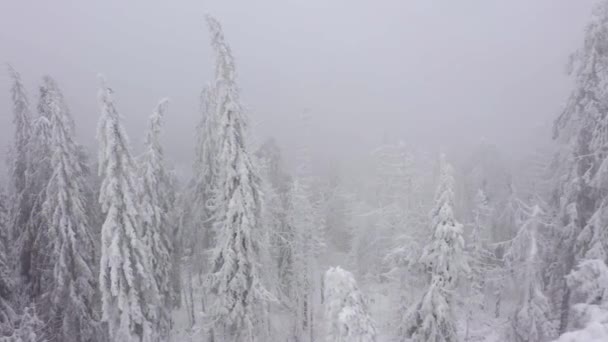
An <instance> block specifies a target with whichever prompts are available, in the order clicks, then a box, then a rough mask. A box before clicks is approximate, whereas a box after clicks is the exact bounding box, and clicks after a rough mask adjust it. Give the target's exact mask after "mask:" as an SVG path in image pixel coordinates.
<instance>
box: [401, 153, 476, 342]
mask: <svg viewBox="0 0 608 342" xmlns="http://www.w3.org/2000/svg"><path fill="white" fill-rule="evenodd" d="M452 174H453V169H452V166H451V165H450V164H449V163H447V161H446V160H445V156H444V155H441V157H440V175H439V184H438V186H437V192H436V193H435V207H434V208H433V210H431V224H432V227H433V233H432V237H431V241H430V242H429V243H428V244H427V245H426V246H425V248H424V249H423V252H422V256H421V257H420V263H421V264H422V265H423V266H424V268H425V270H426V273H427V278H428V288H427V290H426V292H425V293H424V295H423V296H422V298H421V299H420V300H419V301H418V302H417V303H416V304H415V305H414V307H412V309H411V313H410V318H409V327H408V328H407V335H408V336H409V337H411V338H412V340H413V341H420V342H423V341H424V342H427V341H433V342H444V341H445V342H451V341H456V340H457V339H458V337H457V329H456V321H455V317H454V313H453V310H454V305H455V303H454V298H453V294H452V291H453V290H454V289H455V288H456V285H457V284H458V280H459V278H460V277H461V276H462V275H463V274H464V273H467V272H468V271H469V267H468V263H467V260H466V258H465V254H464V251H463V249H464V239H463V237H462V225H461V224H460V223H458V222H457V221H456V220H455V219H454V213H453V211H452V207H453V204H454V192H453V187H454V178H453V176H452Z"/></svg>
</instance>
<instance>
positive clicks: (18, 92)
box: [8, 65, 32, 239]
mask: <svg viewBox="0 0 608 342" xmlns="http://www.w3.org/2000/svg"><path fill="white" fill-rule="evenodd" d="M8 71H9V75H10V77H11V78H12V81H13V85H12V87H11V98H12V100H13V123H14V124H15V134H14V143H13V146H12V149H11V158H10V166H9V167H10V170H9V171H10V182H11V184H10V188H9V191H10V192H11V193H12V194H13V195H14V197H15V200H14V202H13V207H12V208H11V214H12V218H11V231H10V232H9V236H10V237H11V238H12V239H16V238H17V237H18V236H19V235H20V234H21V230H23V229H24V226H25V223H26V222H27V219H28V217H29V213H30V211H31V207H30V204H29V196H27V195H26V194H25V192H24V191H25V186H26V171H27V168H28V165H29V159H28V158H29V155H28V146H29V145H30V137H31V134H32V118H31V113H30V108H29V100H28V98H27V93H26V91H25V88H24V87H23V83H22V81H21V75H20V74H19V73H18V72H17V70H15V69H14V68H13V67H12V66H11V65H8Z"/></svg>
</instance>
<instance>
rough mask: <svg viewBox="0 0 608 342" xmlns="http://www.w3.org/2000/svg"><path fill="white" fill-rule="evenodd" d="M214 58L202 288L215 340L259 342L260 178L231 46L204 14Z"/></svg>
mask: <svg viewBox="0 0 608 342" xmlns="http://www.w3.org/2000/svg"><path fill="white" fill-rule="evenodd" d="M207 23H208V26H209V31H210V33H211V43H212V47H213V49H214V51H215V54H216V60H217V62H216V70H215V82H214V85H213V87H214V88H213V89H214V92H215V94H216V102H215V103H216V106H215V109H214V110H215V111H216V118H217V119H218V123H219V125H218V129H219V131H218V139H217V141H216V143H217V149H218V150H217V151H218V155H217V165H218V181H217V188H216V189H215V191H216V193H215V194H214V196H215V197H216V198H215V202H214V207H213V211H214V212H213V216H214V218H215V220H214V231H215V233H216V234H217V236H216V238H215V246H214V248H213V249H212V251H211V270H210V273H209V275H208V279H207V280H208V281H207V288H208V291H209V293H210V295H211V300H212V302H211V305H210V306H209V308H210V312H209V318H210V322H211V323H210V324H211V328H212V332H211V333H212V334H213V335H214V336H216V337H217V338H218V339H219V340H222V338H223V339H224V340H226V341H256V340H263V337H262V336H260V330H261V329H260V327H262V326H263V325H264V324H265V322H266V321H267V319H268V313H267V311H266V309H265V306H264V305H263V304H264V302H266V301H267V300H268V299H269V298H270V295H269V293H268V291H266V289H265V288H264V286H263V284H262V281H261V275H260V265H259V260H260V250H261V249H262V248H266V247H267V246H266V241H264V238H263V237H264V230H263V229H262V227H261V226H260V223H261V216H260V214H261V213H260V210H261V194H260V179H259V176H258V174H257V171H256V170H255V169H254V166H253V163H252V161H251V159H250V156H249V154H248V152H247V144H246V143H245V139H246V133H245V132H246V131H245V130H246V120H245V116H244V113H243V111H242V108H241V105H240V101H239V93H238V88H237V86H236V79H235V68H234V61H233V58H232V53H231V51H230V48H229V47H228V45H227V44H226V42H225V41H224V35H223V33H222V30H221V27H220V24H219V22H218V21H217V20H215V19H214V18H212V17H210V16H208V17H207Z"/></svg>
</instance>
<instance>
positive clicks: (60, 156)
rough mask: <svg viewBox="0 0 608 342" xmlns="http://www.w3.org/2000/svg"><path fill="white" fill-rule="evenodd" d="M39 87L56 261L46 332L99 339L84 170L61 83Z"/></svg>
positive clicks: (47, 214) (64, 337) (63, 337)
mask: <svg viewBox="0 0 608 342" xmlns="http://www.w3.org/2000/svg"><path fill="white" fill-rule="evenodd" d="M43 89H44V93H43V98H44V101H45V103H44V106H45V107H46V109H48V110H49V111H50V113H49V115H50V117H49V120H50V127H51V141H50V148H51V150H52V157H51V169H52V176H51V178H50V180H49V183H48V185H47V187H46V196H45V203H44V205H43V209H44V213H45V217H46V220H47V222H48V228H49V231H48V234H49V236H50V239H49V240H50V241H49V243H50V244H52V248H53V249H52V250H53V253H52V258H53V264H54V268H53V282H52V285H51V289H50V296H51V298H50V302H51V310H50V314H51V317H50V322H51V324H50V326H51V331H50V333H49V334H51V335H53V336H54V338H55V339H57V340H61V341H66V342H69V341H74V342H76V341H97V340H99V339H100V336H99V330H98V323H97V321H98V317H97V313H96V311H95V309H96V305H95V291H96V288H97V281H96V279H95V273H96V267H95V265H94V262H95V261H96V260H95V243H94V238H93V234H92V229H91V225H90V223H89V219H88V216H87V215H88V213H89V212H90V211H89V209H88V208H87V200H86V198H85V196H86V194H87V189H86V185H85V183H86V172H85V170H83V169H82V165H81V162H80V160H79V153H78V152H79V146H78V144H77V143H76V142H75V140H74V130H73V126H74V123H73V121H72V118H71V117H70V115H69V113H68V112H67V106H66V105H65V103H64V102H63V96H62V95H61V92H60V90H59V88H58V87H57V85H56V83H55V81H54V80H53V79H52V78H50V77H48V76H47V77H45V78H44V86H43Z"/></svg>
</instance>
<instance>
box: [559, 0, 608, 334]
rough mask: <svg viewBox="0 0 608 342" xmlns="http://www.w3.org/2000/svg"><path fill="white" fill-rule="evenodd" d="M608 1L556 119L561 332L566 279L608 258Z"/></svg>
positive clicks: (591, 28)
mask: <svg viewBox="0 0 608 342" xmlns="http://www.w3.org/2000/svg"><path fill="white" fill-rule="evenodd" d="M607 30H608V2H606V1H601V2H599V3H598V4H597V5H596V6H595V8H594V10H593V16H592V19H591V22H590V23H589V25H588V26H587V29H586V32H585V39H584V43H583V46H582V47H581V48H580V49H579V50H578V51H577V52H576V53H575V54H574V55H573V58H572V60H571V65H570V66H571V71H572V72H573V74H574V80H575V86H574V89H573V91H572V93H571V95H570V98H569V99H568V102H567V104H566V107H565V109H564V111H563V112H562V114H561V115H560V116H559V117H558V118H557V120H556V121H555V124H554V136H555V137H556V138H557V139H558V140H559V141H560V142H562V143H563V146H562V150H563V151H561V152H562V153H559V154H558V157H559V158H560V160H559V163H560V164H562V165H564V167H560V172H559V174H557V177H559V178H558V182H557V187H556V190H555V199H556V204H555V206H556V207H557V208H558V210H559V212H558V215H559V220H558V223H559V227H558V228H559V229H560V230H561V237H560V238H559V241H560V242H559V246H558V247H557V248H556V251H558V253H557V255H556V256H555V259H556V260H557V263H558V266H559V267H558V266H556V267H555V268H554V273H557V272H559V273H560V275H559V276H558V277H557V280H556V282H557V284H553V285H552V287H558V288H561V291H557V292H556V297H558V298H555V301H556V302H558V303H559V305H560V306H561V312H562V317H561V322H560V331H562V332H563V331H565V330H566V328H567V327H568V325H569V318H568V313H569V311H570V310H568V307H569V306H570V304H571V303H570V291H569V290H568V288H567V287H566V284H565V282H564V281H563V280H562V279H563V277H564V276H565V275H567V274H568V273H570V271H571V270H572V269H573V267H574V266H575V265H576V264H577V263H578V262H579V261H580V260H583V259H589V258H602V259H606V257H607V255H608V252H607V243H606V241H607V240H606V237H605V232H604V231H605V229H603V226H604V225H603V224H601V223H600V220H602V219H603V217H605V215H606V214H605V212H606V203H605V196H604V195H603V194H604V193H605V190H606V184H607V183H606V179H607V178H606V172H605V171H606V167H607V166H608V161H607V159H606V157H607V153H606V150H607V147H608V139H606V133H605V132H606V128H607V126H608V116H607V115H606V99H607V97H606V90H605V89H606V84H608V68H607V66H608V51H607V50H606V49H605V46H606V44H608V35H606V32H607Z"/></svg>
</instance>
